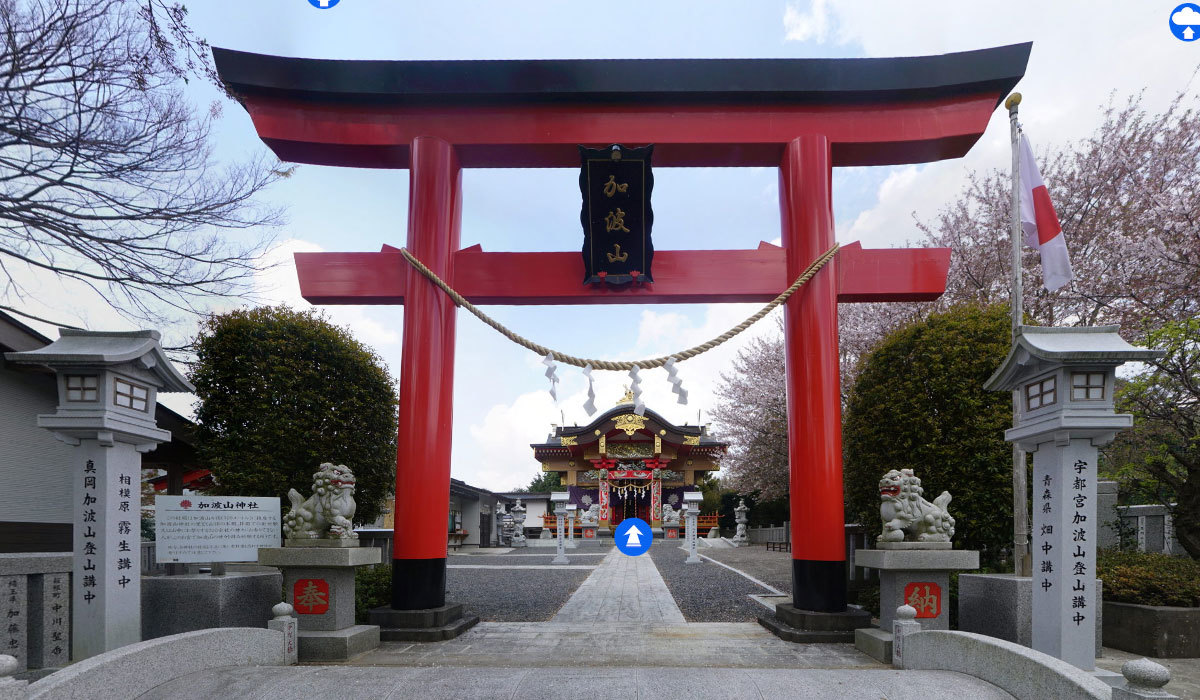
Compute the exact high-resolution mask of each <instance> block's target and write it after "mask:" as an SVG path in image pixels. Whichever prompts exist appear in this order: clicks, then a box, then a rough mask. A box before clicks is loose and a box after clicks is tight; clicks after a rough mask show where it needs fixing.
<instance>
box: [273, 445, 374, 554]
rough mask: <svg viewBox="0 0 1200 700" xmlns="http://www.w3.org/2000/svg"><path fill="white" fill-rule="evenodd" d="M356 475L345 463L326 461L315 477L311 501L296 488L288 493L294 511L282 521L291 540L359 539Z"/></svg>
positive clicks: (285, 533) (284, 530) (284, 529)
mask: <svg viewBox="0 0 1200 700" xmlns="http://www.w3.org/2000/svg"><path fill="white" fill-rule="evenodd" d="M355 483H356V482H355V480H354V474H353V473H352V472H351V471H350V468H349V467H347V466H346V465H344V464H332V463H330V462H326V463H324V464H322V465H321V468H320V470H318V471H317V473H316V474H313V494H312V495H311V496H309V497H308V500H304V498H303V497H302V496H301V495H300V492H299V491H297V490H296V489H290V490H288V500H289V501H291V502H292V509H291V510H289V511H288V513H287V515H286V516H284V518H283V532H284V535H286V536H287V538H288V539H289V540H321V539H331V540H356V539H358V533H357V532H355V531H354V523H353V520H354V511H355V510H356V509H357V508H358V506H357V504H355V502H354V486H355Z"/></svg>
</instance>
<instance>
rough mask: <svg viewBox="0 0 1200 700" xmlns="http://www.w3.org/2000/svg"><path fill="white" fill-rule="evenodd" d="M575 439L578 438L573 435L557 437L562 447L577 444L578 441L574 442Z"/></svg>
mask: <svg viewBox="0 0 1200 700" xmlns="http://www.w3.org/2000/svg"><path fill="white" fill-rule="evenodd" d="M576 440H578V438H575V437H561V438H559V442H561V443H562V446H563V447H567V446H569V445H578V444H579V443H578V442H576Z"/></svg>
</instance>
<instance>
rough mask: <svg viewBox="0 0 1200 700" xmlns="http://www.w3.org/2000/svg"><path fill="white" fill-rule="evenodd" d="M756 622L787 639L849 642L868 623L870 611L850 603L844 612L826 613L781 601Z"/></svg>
mask: <svg viewBox="0 0 1200 700" xmlns="http://www.w3.org/2000/svg"><path fill="white" fill-rule="evenodd" d="M758 624H760V625H762V626H763V627H766V628H767V630H768V631H770V632H771V634H774V635H775V636H776V637H779V638H780V639H783V640H785V641H789V642H800V643H809V644H811V643H816V642H837V643H849V642H853V641H854V632H855V630H857V629H859V628H862V627H870V626H871V613H869V612H867V611H866V610H863V609H862V608H859V607H856V606H853V605H851V606H848V607H847V608H846V610H845V611H843V612H837V613H826V612H814V611H812V610H801V609H799V608H797V607H796V606H794V605H792V604H791V603H780V604H778V605H776V606H775V614H774V615H760V616H759V618H758Z"/></svg>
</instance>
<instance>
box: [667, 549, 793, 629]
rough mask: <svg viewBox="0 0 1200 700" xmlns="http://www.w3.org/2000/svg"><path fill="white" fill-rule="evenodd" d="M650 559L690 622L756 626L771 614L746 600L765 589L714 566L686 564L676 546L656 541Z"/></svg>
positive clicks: (707, 563)
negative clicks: (766, 614) (755, 624)
mask: <svg viewBox="0 0 1200 700" xmlns="http://www.w3.org/2000/svg"><path fill="white" fill-rule="evenodd" d="M730 551H732V550H730ZM705 554H708V552H705ZM650 558H651V559H653V560H654V564H655V566H657V567H658V572H659V573H660V574H662V577H663V580H664V581H666V583H667V588H668V589H670V591H671V595H672V596H674V597H675V603H676V604H677V605H678V606H679V609H680V610H681V611H683V617H684V618H685V619H686V620H687V621H688V622H754V621H755V620H757V619H758V616H759V615H761V614H763V613H766V612H768V610H767V609H766V608H765V607H763V606H762V605H760V604H759V603H756V602H754V601H753V600H751V599H750V598H749V597H747V596H749V594H751V593H767V591H766V590H765V589H764V588H762V587H761V586H758V585H756V584H754V583H751V582H750V581H749V580H747V579H746V578H745V577H744V576H740V575H738V574H736V573H734V572H732V571H730V570H729V569H726V568H725V567H722V566H717V565H716V564H713V563H712V562H704V563H702V564H688V563H686V562H685V560H686V559H687V552H685V551H684V550H682V549H680V548H679V545H677V544H675V543H674V542H662V541H658V540H656V541H655V542H654V546H653V547H651V548H650ZM789 566H790V564H789ZM752 575H753V574H752Z"/></svg>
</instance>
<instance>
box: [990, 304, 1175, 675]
mask: <svg viewBox="0 0 1200 700" xmlns="http://www.w3.org/2000/svg"><path fill="white" fill-rule="evenodd" d="M1161 355H1162V353H1161V352H1160V351H1156V350H1147V349H1145V348H1137V347H1134V346H1132V345H1130V344H1129V343H1127V342H1125V341H1124V340H1122V339H1121V336H1120V335H1118V334H1117V327H1116V326H1098V327H1091V328H1089V327H1080V328H1049V327H1041V326H1021V328H1020V332H1019V333H1018V335H1017V337H1016V339H1015V341H1014V343H1013V347H1012V350H1010V351H1009V354H1008V357H1006V358H1005V360H1004V364H1002V365H1001V366H1000V368H999V369H998V370H996V372H995V374H993V375H992V376H991V378H990V379H988V381H987V383H986V384H985V385H984V386H985V387H986V388H987V389H990V390H992V391H1008V392H1012V391H1017V392H1018V394H1017V395H1018V397H1019V399H1018V408H1017V416H1016V421H1015V427H1013V428H1011V429H1009V430H1007V431H1005V439H1007V440H1008V441H1009V442H1016V443H1018V444H1019V445H1020V446H1021V448H1022V449H1024V450H1026V451H1027V452H1032V453H1033V484H1032V486H1033V530H1032V534H1033V550H1032V551H1033V595H1032V598H1033V601H1032V611H1031V612H1032V625H1033V630H1032V643H1033V648H1034V649H1037V650H1038V651H1042V652H1045V653H1047V654H1050V655H1051V656H1055V657H1057V658H1059V659H1062V660H1063V661H1066V662H1068V663H1071V664H1073V665H1075V666H1078V667H1079V668H1081V669H1084V670H1088V671H1090V670H1092V669H1093V668H1094V666H1095V656H1096V649H1095V635H1096V617H1097V613H1098V611H1097V610H1096V607H1097V606H1098V605H1099V604H1100V600H1099V599H1098V597H1097V596H1096V539H1097V537H1098V536H1099V534H1100V527H1101V526H1102V523H1100V522H1097V515H1096V481H1097V473H1096V459H1097V456H1098V448H1099V447H1100V446H1102V445H1105V444H1108V443H1109V442H1111V441H1112V439H1113V438H1114V437H1115V436H1116V434H1117V432H1118V431H1120V430H1125V429H1126V428H1129V427H1131V426H1132V425H1133V416H1131V415H1129V414H1126V413H1116V412H1115V410H1114V408H1113V388H1114V384H1115V380H1116V369H1117V367H1119V366H1120V365H1121V364H1123V363H1125V362H1130V361H1145V360H1151V359H1154V358H1156V357H1159V356H1161Z"/></svg>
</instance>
